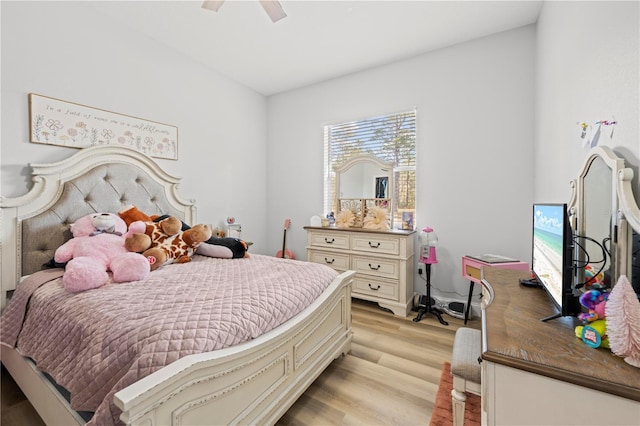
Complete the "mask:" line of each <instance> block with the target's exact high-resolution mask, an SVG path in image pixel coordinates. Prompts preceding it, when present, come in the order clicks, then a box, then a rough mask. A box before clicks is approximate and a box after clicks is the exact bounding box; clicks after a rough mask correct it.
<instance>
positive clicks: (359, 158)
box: [334, 154, 395, 229]
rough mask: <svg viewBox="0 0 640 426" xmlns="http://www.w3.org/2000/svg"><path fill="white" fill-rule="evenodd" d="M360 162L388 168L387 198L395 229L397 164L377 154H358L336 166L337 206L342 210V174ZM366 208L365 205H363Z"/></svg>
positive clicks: (384, 168) (391, 224)
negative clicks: (395, 173) (394, 203)
mask: <svg viewBox="0 0 640 426" xmlns="http://www.w3.org/2000/svg"><path fill="white" fill-rule="evenodd" d="M359 164H373V165H374V166H376V167H378V168H380V169H382V170H383V171H385V170H386V173H387V177H388V178H389V181H388V188H389V193H388V194H387V195H388V197H387V199H389V200H390V204H391V205H389V207H388V208H389V213H390V215H389V218H390V222H391V223H390V227H391V228H392V229H393V213H392V212H393V209H392V205H393V199H394V194H393V188H395V186H394V179H393V175H394V171H393V170H394V167H395V164H394V163H393V162H384V161H382V160H380V159H379V158H378V157H376V156H375V155H371V154H359V155H356V156H354V157H352V158H350V159H349V160H348V161H346V162H345V163H343V164H342V165H340V166H339V167H336V168H334V172H335V185H336V186H335V200H334V201H335V205H336V206H337V209H338V211H340V199H341V197H340V175H342V174H343V173H346V172H347V171H349V169H351V168H352V167H355V166H357V165H359ZM361 198H362V199H365V197H364V196H363V197H361ZM373 199H374V198H369V200H373ZM363 208H364V206H363Z"/></svg>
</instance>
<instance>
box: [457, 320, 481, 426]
mask: <svg viewBox="0 0 640 426" xmlns="http://www.w3.org/2000/svg"><path fill="white" fill-rule="evenodd" d="M481 343H482V334H481V333H480V330H476V329H474V328H468V327H461V328H459V329H458V330H457V331H456V336H455V338H454V339H453V354H452V355H451V375H452V376H453V389H452V390H451V408H452V411H453V425H454V426H462V425H463V424H464V406H465V403H466V401H467V392H471V393H473V394H476V395H480V376H481V372H480V356H481V354H482V344H481Z"/></svg>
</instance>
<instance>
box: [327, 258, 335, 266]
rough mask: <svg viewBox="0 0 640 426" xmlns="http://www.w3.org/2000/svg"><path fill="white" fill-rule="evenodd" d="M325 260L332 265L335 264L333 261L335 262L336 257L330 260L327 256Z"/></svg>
mask: <svg viewBox="0 0 640 426" xmlns="http://www.w3.org/2000/svg"><path fill="white" fill-rule="evenodd" d="M324 261H325V262H326V263H328V264H329V265H332V264H333V262H335V261H336V260H335V259H331V260H329V259H327V258H326V257H325V258H324Z"/></svg>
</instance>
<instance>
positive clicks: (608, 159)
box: [569, 146, 640, 285]
mask: <svg viewBox="0 0 640 426" xmlns="http://www.w3.org/2000/svg"><path fill="white" fill-rule="evenodd" d="M632 180H633V170H632V169H630V168H626V167H625V163H624V160H623V159H622V158H620V157H618V156H617V155H616V154H615V153H614V152H613V151H612V150H611V149H609V148H607V147H600V146H598V147H595V148H593V149H592V150H591V151H589V154H588V155H587V158H586V159H585V162H584V164H583V167H582V169H581V172H580V175H579V176H578V178H577V179H576V180H574V181H573V182H572V186H573V189H574V193H573V197H572V199H571V203H570V206H569V207H570V212H571V215H572V218H573V220H572V221H573V227H574V233H575V235H576V239H575V244H576V250H575V253H576V259H577V261H578V265H579V266H582V267H579V268H578V270H577V274H576V283H577V284H581V283H584V282H585V281H586V280H588V279H589V277H590V275H589V274H585V268H584V266H585V265H589V267H590V268H591V272H590V273H596V274H597V273H598V272H602V273H604V274H606V276H607V279H608V281H609V282H610V283H611V284H612V285H613V284H615V282H616V281H617V280H618V278H619V277H620V275H627V276H628V277H629V279H630V280H633V277H632V274H633V271H632V269H633V262H632V255H633V245H634V243H633V241H634V238H633V236H634V234H636V233H640V210H639V209H638V206H637V204H636V201H635V199H634V195H633V191H632V183H631V181H632ZM603 250H604V251H606V253H604V252H603ZM605 259H606V264H605V263H604V261H605ZM637 278H640V277H636V279H637Z"/></svg>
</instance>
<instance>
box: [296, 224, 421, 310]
mask: <svg viewBox="0 0 640 426" xmlns="http://www.w3.org/2000/svg"><path fill="white" fill-rule="evenodd" d="M304 229H306V230H307V260H308V261H310V262H316V263H322V264H325V265H328V266H331V267H332V268H333V269H335V270H336V271H339V272H343V271H346V270H349V269H351V270H354V271H356V275H355V277H354V278H353V289H352V296H353V297H356V298H358V299H364V300H370V301H373V302H377V303H378V305H380V306H381V307H383V308H387V309H389V310H391V311H393V313H394V314H395V315H400V316H407V315H408V314H409V311H410V310H411V306H412V303H413V267H414V260H413V259H414V257H413V253H414V249H413V245H414V234H415V231H400V230H392V231H372V230H365V229H361V228H346V229H343V228H334V227H328V228H321V227H313V226H305V228H304Z"/></svg>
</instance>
